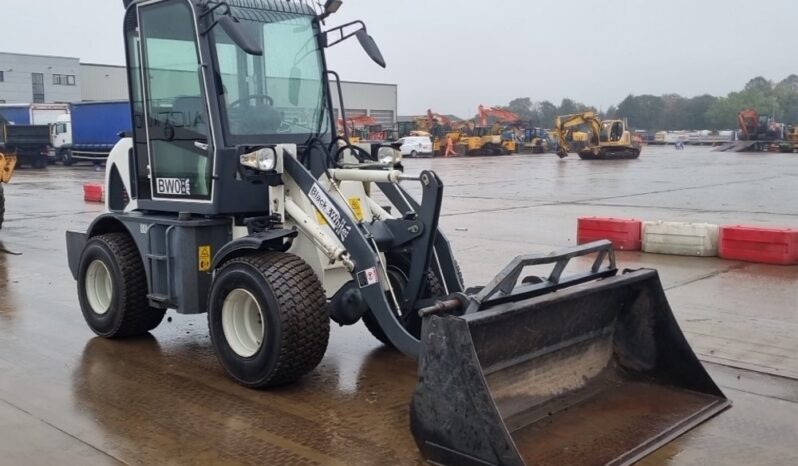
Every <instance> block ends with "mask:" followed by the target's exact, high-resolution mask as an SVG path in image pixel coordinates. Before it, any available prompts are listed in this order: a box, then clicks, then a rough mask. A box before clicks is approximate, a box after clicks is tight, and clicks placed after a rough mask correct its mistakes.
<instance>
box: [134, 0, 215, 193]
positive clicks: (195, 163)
mask: <svg viewBox="0 0 798 466" xmlns="http://www.w3.org/2000/svg"><path fill="white" fill-rule="evenodd" d="M192 8H193V7H192V6H191V5H190V4H189V3H188V2H186V1H185V0H164V1H160V2H155V3H147V4H143V5H141V6H139V9H138V24H139V43H140V52H141V64H142V70H143V71H142V73H141V81H142V88H143V91H144V95H143V107H144V108H143V110H144V116H145V120H146V135H145V137H146V141H145V144H146V152H147V158H148V161H149V182H150V189H151V193H152V199H153V200H169V201H193V202H202V203H211V202H212V193H213V186H212V183H213V181H212V177H211V173H212V169H213V154H212V152H211V148H212V147H213V144H212V140H211V139H212V138H211V136H212V135H211V133H210V131H211V130H210V126H209V124H208V121H209V120H208V104H207V102H208V100H207V98H206V97H205V96H206V91H205V89H204V84H203V80H202V74H201V71H200V70H201V68H200V54H199V48H198V44H197V37H198V34H197V29H196V21H195V15H194V12H193V10H192ZM138 136H139V135H137V139H139V140H140V137H138Z"/></svg>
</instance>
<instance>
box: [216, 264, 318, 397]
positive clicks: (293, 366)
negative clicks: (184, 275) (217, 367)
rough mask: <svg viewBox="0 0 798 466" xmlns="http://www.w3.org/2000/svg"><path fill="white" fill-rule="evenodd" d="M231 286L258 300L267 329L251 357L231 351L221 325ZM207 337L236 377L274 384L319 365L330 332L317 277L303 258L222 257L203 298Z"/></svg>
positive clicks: (259, 384)
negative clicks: (257, 348) (223, 259)
mask: <svg viewBox="0 0 798 466" xmlns="http://www.w3.org/2000/svg"><path fill="white" fill-rule="evenodd" d="M236 289H244V290H246V291H248V292H249V293H250V294H252V296H254V297H255V299H256V300H257V301H258V304H259V305H260V309H261V319H263V320H264V322H265V323H266V329H267V331H266V335H265V336H264V338H263V341H262V342H261V346H260V349H259V350H258V351H257V352H256V353H255V354H254V355H253V356H251V357H249V358H244V357H242V356H240V355H239V354H238V353H236V352H235V351H234V350H233V349H232V348H231V347H230V344H229V343H228V342H227V339H226V338H225V335H224V328H223V326H222V307H223V304H224V301H225V298H226V297H227V296H228V295H229V293H230V292H231V291H233V290H236ZM208 329H209V331H210V335H211V343H212V344H213V347H214V349H215V351H216V356H217V358H218V359H219V362H220V363H221V365H222V367H224V369H225V371H227V373H228V374H229V375H230V376H231V377H232V378H233V379H235V380H236V381H237V382H238V383H240V384H242V385H244V386H247V387H251V388H261V387H274V386H279V385H285V384H289V383H292V382H295V381H296V380H298V379H299V378H300V377H302V376H303V375H305V374H307V373H308V372H310V371H312V370H313V369H315V368H316V366H318V365H319V363H320V362H321V360H322V358H323V357H324V353H325V352H326V351H327V344H328V342H329V338H330V316H329V313H328V310H327V299H326V296H325V293H324V288H323V287H322V285H321V282H320V281H319V279H318V278H317V277H316V274H315V273H314V272H313V269H311V268H310V266H309V265H308V264H306V263H305V262H304V261H303V260H302V259H300V258H299V257H297V256H295V255H293V254H287V253H281V252H264V253H259V254H255V255H251V256H245V257H239V258H235V259H231V260H229V261H227V262H226V263H225V264H224V265H223V266H222V267H221V268H220V269H219V271H218V272H217V274H216V277H215V279H214V281H213V284H212V285H211V291H210V296H209V298H208Z"/></svg>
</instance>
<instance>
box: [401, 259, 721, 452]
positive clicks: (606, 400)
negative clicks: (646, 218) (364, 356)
mask: <svg viewBox="0 0 798 466" xmlns="http://www.w3.org/2000/svg"><path fill="white" fill-rule="evenodd" d="M591 248H592V249H593V250H592V251H591V252H596V249H598V250H599V251H603V252H600V257H599V259H597V263H596V265H594V267H593V269H592V271H591V272H590V273H589V274H584V275H580V276H577V277H575V278H574V279H573V280H569V279H561V278H560V277H559V274H560V273H562V270H563V269H564V265H562V266H561V263H562V262H567V261H568V260H569V259H570V258H572V257H575V256H578V255H583V252H584V251H585V250H590V249H591ZM601 256H604V257H609V258H610V261H611V265H610V267H608V268H607V267H600V266H599V265H598V262H599V261H602V260H603V257H601ZM547 261H548V262H555V263H557V264H558V265H557V267H555V272H554V273H553V274H552V276H550V277H549V278H548V279H544V280H542V282H541V283H537V284H535V282H540V280H531V281H526V282H527V283H532V284H531V285H522V286H521V287H518V288H514V289H511V288H509V287H507V286H506V285H507V283H510V282H514V281H515V279H517V278H518V273H516V272H518V271H520V269H521V268H523V266H524V265H527V264H530V263H534V264H540V263H544V262H547ZM514 271H515V272H514ZM508 272H509V273H510V276H509V278H508V276H507V273H508ZM615 272H616V271H615V266H614V256H613V253H612V250H611V246H609V244H607V243H596V244H594V245H589V246H588V247H587V248H575V249H573V250H569V251H566V252H565V253H563V254H560V255H556V256H546V257H545V258H544V257H542V256H541V257H536V258H532V260H530V258H518V259H516V263H515V264H514V265H513V266H511V267H509V268H508V269H505V271H504V272H503V275H502V274H500V276H498V277H497V278H496V279H495V280H494V281H493V282H491V285H489V287H488V288H489V289H487V290H483V292H481V293H480V294H479V295H478V296H477V298H473V297H472V299H471V302H470V304H468V305H467V306H468V310H467V311H466V312H465V314H464V315H441V314H435V313H434V312H431V311H430V310H428V313H427V315H425V317H424V323H423V329H422V353H421V358H420V361H419V364H420V365H419V380H418V385H417V388H416V392H415V394H414V397H413V403H412V406H411V428H412V430H413V435H414V437H415V439H416V442H417V444H418V445H419V448H420V449H421V451H422V453H423V454H424V455H425V456H426V457H427V458H428V459H429V460H431V461H432V462H433V463H438V464H442V465H529V466H532V465H556V466H561V465H604V464H612V465H622V464H631V463H634V462H636V461H638V460H640V459H641V458H642V457H644V456H645V455H647V454H649V453H651V452H652V451H654V450H655V449H657V448H659V447H660V446H662V445H664V444H666V443H667V442H669V441H670V440H672V439H674V438H675V437H677V436H679V435H681V434H682V433H684V432H686V431H688V430H689V429H691V428H693V427H695V426H696V425H698V424H699V423H701V422H703V421H705V420H707V419H709V418H710V417H712V416H714V415H716V414H717V413H719V412H720V411H722V410H724V409H726V408H727V407H728V406H730V403H729V401H728V400H727V399H726V397H725V396H724V395H723V393H722V392H721V391H720V389H719V388H718V387H717V385H715V383H714V382H713V381H712V379H711V378H710V376H709V375H708V374H707V372H706V371H705V369H704V367H703V366H702V365H701V363H700V362H699V360H698V358H697V357H696V356H695V354H694V353H693V351H692V349H691V348H690V346H689V345H688V343H687V341H686V340H685V338H684V335H683V334H682V332H681V330H680V329H679V326H678V324H677V323H676V320H675V318H674V316H673V313H672V312H671V309H670V307H669V306H668V302H667V299H666V297H665V293H664V290H663V288H662V284H661V283H660V280H659V277H658V275H657V272H656V271H655V270H639V271H633V272H629V273H625V274H623V275H617V274H616V273H615ZM513 273H515V276H512V275H513ZM591 274H592V275H593V276H594V277H597V278H598V280H596V279H595V278H594V280H592V281H588V277H589V276H590V275H591ZM497 283H504V285H505V286H504V287H501V286H498V287H497V286H496V284H497ZM491 287H493V288H491ZM497 290H498V291H499V292H498V293H497V292H496V291H497ZM502 290H503V291H502ZM552 290H555V291H552ZM486 298H487V299H486ZM439 304H441V303H439ZM440 309H441V308H439V310H440Z"/></svg>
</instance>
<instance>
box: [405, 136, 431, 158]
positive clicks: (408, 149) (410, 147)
mask: <svg viewBox="0 0 798 466" xmlns="http://www.w3.org/2000/svg"><path fill="white" fill-rule="evenodd" d="M397 142H398V143H401V144H402V148H401V150H402V156H403V157H418V156H422V155H423V156H431V155H432V141H431V140H430V138H429V137H427V136H408V137H406V138H402V139H400V140H398V141H397Z"/></svg>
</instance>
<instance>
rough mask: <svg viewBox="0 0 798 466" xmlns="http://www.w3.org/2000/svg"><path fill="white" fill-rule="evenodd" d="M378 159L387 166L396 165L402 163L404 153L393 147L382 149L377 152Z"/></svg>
mask: <svg viewBox="0 0 798 466" xmlns="http://www.w3.org/2000/svg"><path fill="white" fill-rule="evenodd" d="M377 159H379V161H380V163H384V164H386V165H396V164H397V163H399V162H401V161H402V152H400V151H398V150H396V149H394V148H393V147H387V146H386V147H380V150H379V152H377Z"/></svg>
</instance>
